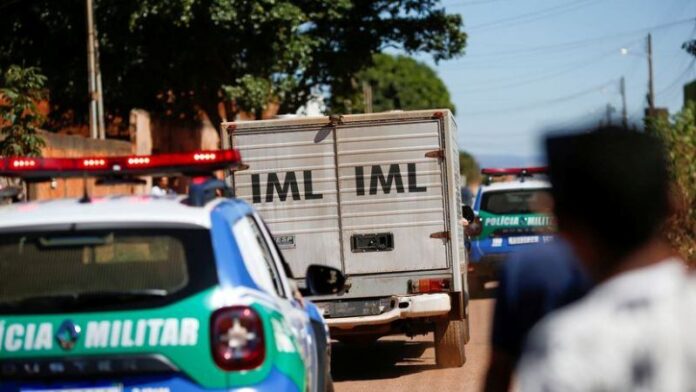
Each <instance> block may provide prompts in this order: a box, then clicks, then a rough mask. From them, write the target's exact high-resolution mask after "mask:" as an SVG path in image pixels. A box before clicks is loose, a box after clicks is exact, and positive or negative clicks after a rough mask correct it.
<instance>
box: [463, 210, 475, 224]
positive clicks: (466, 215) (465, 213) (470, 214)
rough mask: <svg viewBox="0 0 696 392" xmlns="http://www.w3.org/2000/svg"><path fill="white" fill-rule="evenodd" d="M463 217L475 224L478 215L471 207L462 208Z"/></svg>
mask: <svg viewBox="0 0 696 392" xmlns="http://www.w3.org/2000/svg"><path fill="white" fill-rule="evenodd" d="M462 216H463V217H464V219H466V220H467V221H469V222H473V221H474V219H476V214H474V210H473V209H472V208H471V207H469V206H462Z"/></svg>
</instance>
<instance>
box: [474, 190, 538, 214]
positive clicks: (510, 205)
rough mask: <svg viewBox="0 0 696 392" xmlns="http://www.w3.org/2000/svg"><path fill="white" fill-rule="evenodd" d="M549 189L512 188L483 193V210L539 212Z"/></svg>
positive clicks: (498, 212)
mask: <svg viewBox="0 0 696 392" xmlns="http://www.w3.org/2000/svg"><path fill="white" fill-rule="evenodd" d="M547 193H548V189H545V188H537V189H510V190H501V191H488V192H485V193H483V195H481V208H480V209H481V210H482V211H486V212H489V213H491V214H532V213H535V212H538V210H539V206H540V205H541V203H542V198H543V197H544V196H545V195H546V194H547Z"/></svg>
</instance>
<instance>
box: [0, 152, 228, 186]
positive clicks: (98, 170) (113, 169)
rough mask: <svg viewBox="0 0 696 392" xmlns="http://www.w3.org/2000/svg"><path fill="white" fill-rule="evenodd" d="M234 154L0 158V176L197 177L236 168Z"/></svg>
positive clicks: (43, 177) (43, 178) (203, 153)
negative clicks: (172, 175)
mask: <svg viewBox="0 0 696 392" xmlns="http://www.w3.org/2000/svg"><path fill="white" fill-rule="evenodd" d="M240 163H241V157H240V154H239V151H237V150H208V151H195V152H190V153H172V154H158V155H130V156H103V157H85V158H34V157H7V158H0V176H5V177H20V178H22V179H25V180H29V181H31V180H34V181H41V180H45V179H50V178H65V177H84V176H87V177H118V176H128V175H130V176H151V175H158V174H166V173H182V174H190V175H197V174H201V173H210V172H213V171H216V170H222V169H229V168H234V167H236V166H239V164H240Z"/></svg>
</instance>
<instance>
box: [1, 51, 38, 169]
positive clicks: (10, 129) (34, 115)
mask: <svg viewBox="0 0 696 392" xmlns="http://www.w3.org/2000/svg"><path fill="white" fill-rule="evenodd" d="M3 79H4V80H3V81H2V84H0V101H2V102H0V134H2V136H3V139H2V140H0V156H41V147H43V146H45V145H46V143H45V142H44V140H43V139H42V138H41V137H40V136H39V135H37V133H36V131H37V129H38V127H39V126H41V124H42V123H43V121H44V118H43V116H42V115H41V113H39V111H38V109H37V107H36V104H37V102H39V101H41V100H43V99H45V90H44V84H45V82H46V77H45V76H43V75H41V73H40V72H39V70H38V69H37V68H33V67H29V68H22V67H19V66H16V65H13V66H10V67H9V68H8V69H7V71H6V72H5V74H4V78H3Z"/></svg>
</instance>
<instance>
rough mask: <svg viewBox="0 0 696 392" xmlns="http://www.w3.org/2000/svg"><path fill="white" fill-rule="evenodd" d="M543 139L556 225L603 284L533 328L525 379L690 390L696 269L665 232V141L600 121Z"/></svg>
mask: <svg viewBox="0 0 696 392" xmlns="http://www.w3.org/2000/svg"><path fill="white" fill-rule="evenodd" d="M546 146H547V152H548V156H549V165H550V174H551V183H552V185H553V188H552V189H553V195H554V199H555V201H556V203H555V208H554V210H555V213H556V216H557V218H558V226H559V230H560V232H561V233H562V234H563V235H564V236H565V237H566V238H567V239H568V241H569V243H570V244H571V245H572V246H573V249H574V250H575V251H576V253H577V254H578V256H579V257H580V260H581V261H582V263H583V265H584V266H585V267H586V269H587V271H588V272H589V273H590V274H591V275H592V277H593V279H595V281H596V282H598V285H597V286H596V287H595V288H594V289H593V290H592V292H591V293H589V294H588V295H587V296H585V297H584V298H583V299H582V300H580V301H578V302H576V303H575V304H573V305H571V306H569V307H567V308H565V309H563V310H561V311H559V312H557V313H554V314H553V315H551V316H550V317H549V318H548V319H546V320H544V321H542V322H541V323H540V324H539V325H538V326H537V327H535V328H534V330H533V331H532V333H531V334H530V337H529V339H528V342H527V345H526V347H525V352H524V355H523V357H522V359H521V362H520V368H519V370H520V378H519V379H520V386H521V389H522V390H524V391H566V392H573V391H600V390H601V391H690V390H693V388H694V385H696V373H695V372H694V363H695V362H694V358H696V338H695V337H694V334H693V326H694V324H695V323H696V310H695V309H696V278H695V277H694V276H693V274H690V273H689V272H688V271H687V270H686V267H685V265H684V262H683V260H681V259H680V258H679V257H677V256H675V254H674V251H673V250H672V249H671V248H670V246H669V245H667V243H666V242H665V241H664V240H663V238H662V229H663V225H664V223H665V220H666V219H667V217H668V214H669V213H670V210H671V203H670V197H669V189H668V188H669V180H668V172H667V165H666V162H665V157H664V152H663V150H662V147H661V145H660V142H659V141H658V140H655V139H654V138H652V137H649V136H647V135H645V134H641V133H636V132H627V131H623V130H618V129H604V130H600V131H598V132H593V133H582V134H577V135H567V136H558V137H554V138H550V139H549V140H548V141H547V145H546ZM597 195H602V197H601V198H600V197H597Z"/></svg>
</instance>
